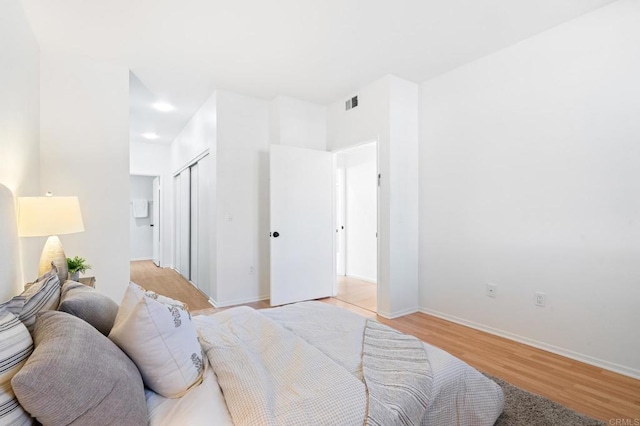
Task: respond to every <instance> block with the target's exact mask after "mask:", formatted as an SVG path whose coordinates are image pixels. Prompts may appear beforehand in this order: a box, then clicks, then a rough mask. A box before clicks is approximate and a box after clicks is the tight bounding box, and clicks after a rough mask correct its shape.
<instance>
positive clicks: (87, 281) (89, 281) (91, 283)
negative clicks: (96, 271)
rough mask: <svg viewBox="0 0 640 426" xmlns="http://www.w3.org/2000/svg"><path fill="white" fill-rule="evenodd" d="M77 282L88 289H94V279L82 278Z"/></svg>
mask: <svg viewBox="0 0 640 426" xmlns="http://www.w3.org/2000/svg"><path fill="white" fill-rule="evenodd" d="M78 282H80V283H82V284H84V285H86V286H89V287H93V288H95V287H96V277H82V278H80V279H79V280H78Z"/></svg>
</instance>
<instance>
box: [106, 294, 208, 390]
mask: <svg viewBox="0 0 640 426" xmlns="http://www.w3.org/2000/svg"><path fill="white" fill-rule="evenodd" d="M109 338H110V339H111V340H113V341H114V342H115V343H116V344H117V345H118V346H120V348H121V349H122V350H123V351H124V352H125V353H126V354H127V355H129V358H131V359H132V360H133V362H135V363H136V365H137V366H138V369H139V370H140V374H142V380H143V381H144V383H145V385H147V387H149V388H150V389H152V390H153V391H155V392H156V393H159V394H160V395H162V396H165V397H167V398H179V397H180V396H182V395H184V394H185V393H186V392H187V391H188V390H189V389H190V388H192V387H193V386H197V385H199V384H200V383H201V382H202V375H203V373H204V363H205V362H206V359H205V358H204V354H203V352H202V347H201V346H200V342H199V341H198V334H197V332H196V328H195V326H194V324H193V323H192V321H191V315H189V311H187V309H186V307H185V306H184V305H183V304H182V303H180V302H178V301H176V300H173V299H170V298H168V297H164V296H160V295H158V294H155V293H153V292H150V291H146V292H145V291H144V290H142V289H141V288H140V287H139V286H137V285H135V284H133V283H131V284H129V288H128V289H127V291H126V292H125V295H124V298H123V300H122V303H121V304H120V309H119V310H118V315H117V316H116V321H115V324H114V325H113V328H112V329H111V333H110V334H109Z"/></svg>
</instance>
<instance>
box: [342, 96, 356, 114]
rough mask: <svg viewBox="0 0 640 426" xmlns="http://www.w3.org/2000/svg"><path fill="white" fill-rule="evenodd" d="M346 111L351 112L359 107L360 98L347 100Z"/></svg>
mask: <svg viewBox="0 0 640 426" xmlns="http://www.w3.org/2000/svg"><path fill="white" fill-rule="evenodd" d="M344 106H345V109H346V110H347V111H349V110H350V109H351V108H355V107H357V106H358V96H354V97H353V98H351V99H347V100H346V101H345V103H344Z"/></svg>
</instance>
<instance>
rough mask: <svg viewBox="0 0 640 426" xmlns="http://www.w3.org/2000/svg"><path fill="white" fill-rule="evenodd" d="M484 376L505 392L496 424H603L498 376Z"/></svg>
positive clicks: (511, 425) (589, 425) (580, 425)
mask: <svg viewBox="0 0 640 426" xmlns="http://www.w3.org/2000/svg"><path fill="white" fill-rule="evenodd" d="M485 376H487V377H489V378H490V379H491V380H493V381H494V382H496V383H497V384H499V385H500V386H501V387H502V391H503V392H504V411H503V412H502V414H501V415H500V417H498V420H497V421H496V423H495V426H521V425H526V426H551V425H562V426H570V425H572V426H578V425H579V426H592V425H593V426H601V425H604V424H605V423H604V422H601V421H600V420H595V419H592V418H590V417H587V416H584V415H582V414H578V413H576V412H575V411H573V410H570V409H569V408H567V407H565V406H563V405H560V404H558V403H557V402H553V401H551V400H550V399H547V398H544V397H542V396H539V395H535V394H532V393H530V392H527V391H525V390H523V389H520V388H519V387H516V386H513V385H511V384H509V383H507V382H505V381H504V380H500V379H498V378H497V377H493V376H489V375H488V374H485Z"/></svg>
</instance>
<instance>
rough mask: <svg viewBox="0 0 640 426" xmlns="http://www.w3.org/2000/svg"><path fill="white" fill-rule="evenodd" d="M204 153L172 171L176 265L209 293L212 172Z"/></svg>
mask: <svg viewBox="0 0 640 426" xmlns="http://www.w3.org/2000/svg"><path fill="white" fill-rule="evenodd" d="M210 157H211V156H210V155H208V154H205V155H204V156H202V157H200V158H199V159H197V160H196V161H194V162H193V163H191V164H190V165H188V166H187V167H185V168H183V169H182V170H180V171H179V172H178V173H176V174H175V175H174V188H173V189H174V192H173V193H174V202H175V211H174V217H175V219H176V220H175V236H174V243H175V269H176V270H177V271H178V272H179V273H180V275H182V276H183V277H184V278H185V279H186V280H188V281H190V282H191V283H192V284H193V285H195V286H196V287H198V289H200V290H201V291H203V292H204V293H205V294H207V295H209V288H210V267H209V265H210V261H209V260H210V259H209V240H210V236H209V228H210V226H209V225H210V223H209V222H211V220H212V219H211V215H210V211H211V204H212V202H213V187H212V185H211V180H212V177H213V173H212V170H211V164H212V163H213V161H212V160H211V159H210Z"/></svg>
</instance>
